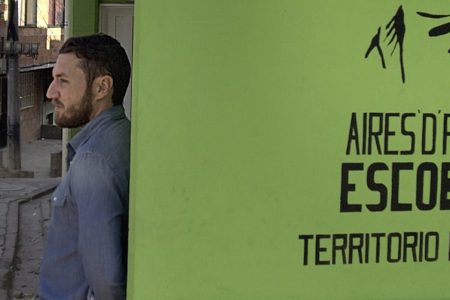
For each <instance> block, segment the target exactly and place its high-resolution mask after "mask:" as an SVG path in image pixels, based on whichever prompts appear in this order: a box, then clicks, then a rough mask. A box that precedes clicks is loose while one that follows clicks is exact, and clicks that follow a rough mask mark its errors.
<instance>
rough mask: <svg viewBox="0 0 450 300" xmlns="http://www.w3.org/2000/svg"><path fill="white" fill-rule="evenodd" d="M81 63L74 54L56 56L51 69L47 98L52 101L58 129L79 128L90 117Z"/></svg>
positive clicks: (89, 93) (88, 96) (89, 96)
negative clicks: (51, 79)
mask: <svg viewBox="0 0 450 300" xmlns="http://www.w3.org/2000/svg"><path fill="white" fill-rule="evenodd" d="M81 62H82V61H81V59H79V58H77V57H76V55H75V54H74V53H64V54H60V55H59V56H58V59H57V60H56V64H55V66H54V68H53V73H52V76H53V81H52V83H51V84H50V86H49V87H48V90H47V98H49V99H51V100H52V104H53V106H54V109H55V122H56V125H58V126H59V127H66V128H75V127H80V126H83V125H85V124H86V123H87V122H89V120H90V119H91V117H92V96H91V91H90V87H88V86H87V82H86V75H85V74H84V71H83V70H82V69H81V67H80V63H81Z"/></svg>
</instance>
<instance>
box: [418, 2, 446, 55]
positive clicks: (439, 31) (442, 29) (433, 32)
mask: <svg viewBox="0 0 450 300" xmlns="http://www.w3.org/2000/svg"><path fill="white" fill-rule="evenodd" d="M417 14H418V15H419V16H422V17H424V18H430V19H443V18H447V17H450V15H437V14H430V13H426V12H421V11H418V12H417ZM449 33H450V22H449V23H444V24H442V25H439V26H436V27H433V28H431V29H430V31H428V35H429V36H430V37H437V36H441V35H444V34H449ZM448 53H450V49H448Z"/></svg>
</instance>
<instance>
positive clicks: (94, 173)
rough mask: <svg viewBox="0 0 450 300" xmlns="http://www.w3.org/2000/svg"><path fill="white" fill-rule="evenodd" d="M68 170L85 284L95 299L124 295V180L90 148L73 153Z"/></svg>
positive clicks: (125, 203) (125, 222) (126, 197)
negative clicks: (74, 158) (75, 155)
mask: <svg viewBox="0 0 450 300" xmlns="http://www.w3.org/2000/svg"><path fill="white" fill-rule="evenodd" d="M70 172H71V194H72V197H73V201H74V202H75V205H76V207H77V209H78V228H79V235H78V238H79V240H78V251H79V253H80V256H81V260H82V264H83V268H84V272H85V276H86V280H87V282H88V284H89V287H90V289H91V290H92V291H93V293H94V296H95V299H96V300H115V299H125V298H126V245H127V240H126V239H127V238H126V234H125V233H126V230H127V228H128V224H127V220H128V211H127V206H128V205H127V201H128V195H124V193H125V192H124V189H123V187H122V186H123V185H124V184H125V183H123V182H121V181H120V180H118V178H120V177H118V176H117V174H115V172H113V169H112V168H111V166H110V165H109V164H108V162H107V160H106V159H105V158H104V157H103V156H101V155H99V154H96V153H92V152H89V153H84V154H82V155H81V156H79V157H77V159H76V160H74V161H73V163H72V165H71V166H70ZM126 184H128V182H127V183H126ZM126 193H127V192H126Z"/></svg>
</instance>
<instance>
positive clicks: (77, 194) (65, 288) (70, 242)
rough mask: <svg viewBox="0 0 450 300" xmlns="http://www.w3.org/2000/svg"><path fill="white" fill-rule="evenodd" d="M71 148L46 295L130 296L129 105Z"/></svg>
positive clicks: (44, 280)
mask: <svg viewBox="0 0 450 300" xmlns="http://www.w3.org/2000/svg"><path fill="white" fill-rule="evenodd" d="M68 150H69V155H68V158H69V161H70V166H69V170H68V173H67V175H66V176H65V177H64V178H63V179H62V181H61V183H60V185H59V186H58V187H57V189H56V190H55V192H54V194H53V198H52V204H53V208H52V219H51V222H50V225H49V232H48V242H47V248H46V252H45V255H44V259H43V261H42V265H41V272H40V287H39V290H40V297H41V299H44V300H66V299H67V300H69V299H70V300H78V299H80V300H86V299H87V295H88V292H89V293H90V294H91V293H92V294H93V295H94V297H95V300H113V299H125V297H126V258H127V237H128V234H127V233H128V190H129V165H130V122H129V120H128V119H127V118H126V116H125V114H124V110H123V107H122V106H114V107H112V108H110V109H108V110H106V111H104V112H103V113H101V114H100V115H99V116H97V117H96V118H94V119H93V120H91V121H90V122H89V123H88V124H87V125H85V127H83V129H82V130H81V131H80V132H79V133H78V134H77V135H76V136H75V137H74V138H73V139H72V140H71V142H70V143H69V145H68Z"/></svg>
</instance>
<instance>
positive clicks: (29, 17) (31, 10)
mask: <svg viewBox="0 0 450 300" xmlns="http://www.w3.org/2000/svg"><path fill="white" fill-rule="evenodd" d="M25 3H26V5H25V25H26V26H36V24H37V22H36V21H37V3H36V0H26V2H25Z"/></svg>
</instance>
